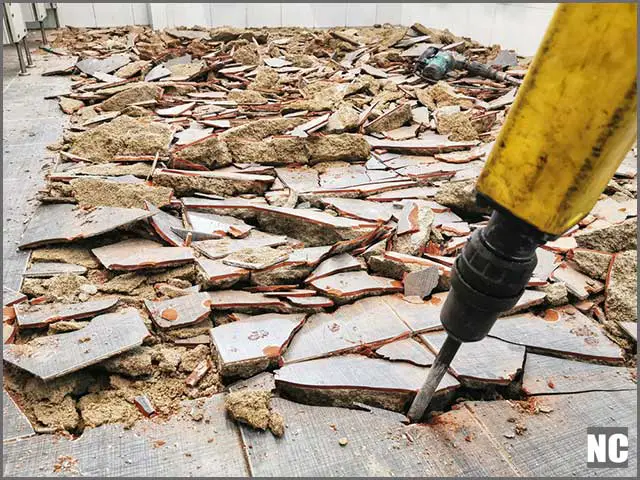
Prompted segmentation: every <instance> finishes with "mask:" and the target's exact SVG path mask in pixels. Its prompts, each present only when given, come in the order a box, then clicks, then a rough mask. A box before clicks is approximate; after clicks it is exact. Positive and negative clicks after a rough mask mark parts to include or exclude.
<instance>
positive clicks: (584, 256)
mask: <svg viewBox="0 0 640 480" xmlns="http://www.w3.org/2000/svg"><path fill="white" fill-rule="evenodd" d="M567 256H568V258H570V259H571V261H572V262H573V263H574V264H575V266H576V268H577V269H578V270H579V271H580V272H582V273H584V274H585V275H587V276H588V277H591V278H595V279H596V280H605V279H606V277H607V272H608V271H609V265H611V259H612V258H613V255H612V254H610V253H607V252H600V251H597V250H589V249H586V248H574V249H573V250H571V252H570V253H569V254H568V255H567Z"/></svg>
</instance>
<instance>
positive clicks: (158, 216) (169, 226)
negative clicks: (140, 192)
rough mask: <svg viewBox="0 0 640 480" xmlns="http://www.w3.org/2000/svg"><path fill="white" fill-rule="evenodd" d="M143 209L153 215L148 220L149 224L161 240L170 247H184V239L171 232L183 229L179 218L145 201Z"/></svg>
mask: <svg viewBox="0 0 640 480" xmlns="http://www.w3.org/2000/svg"><path fill="white" fill-rule="evenodd" d="M145 208H146V209H147V210H149V211H150V212H151V213H152V214H153V216H151V217H150V218H149V223H150V224H151V227H153V229H154V230H155V232H156V233H157V234H158V236H159V237H160V238H161V239H162V240H164V241H165V242H167V243H168V244H169V245H170V246H172V247H181V246H182V245H184V239H183V238H182V237H181V236H180V235H178V234H177V233H175V231H174V230H173V229H174V228H177V229H181V228H184V223H183V222H182V219H181V218H179V217H176V216H173V215H171V214H169V213H167V212H165V211H163V210H160V209H159V208H158V207H156V206H155V205H153V204H152V203H150V202H149V201H145Z"/></svg>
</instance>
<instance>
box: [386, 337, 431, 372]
mask: <svg viewBox="0 0 640 480" xmlns="http://www.w3.org/2000/svg"><path fill="white" fill-rule="evenodd" d="M376 353H377V354H378V355H380V356H381V357H384V358H386V359H387V360H391V361H403V362H409V363H413V364H414V365H418V366H420V367H429V366H431V365H432V364H433V361H434V360H435V358H436V356H435V355H434V354H433V353H431V351H429V349H428V348H427V347H425V346H424V345H423V344H422V343H420V342H419V341H416V340H414V339H413V338H403V339H402V340H398V341H396V342H391V343H387V344H385V345H383V346H381V347H380V348H378V349H377V350H376Z"/></svg>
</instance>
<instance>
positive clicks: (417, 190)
mask: <svg viewBox="0 0 640 480" xmlns="http://www.w3.org/2000/svg"><path fill="white" fill-rule="evenodd" d="M437 192H438V188H437V187H411V188H401V189H397V190H391V191H388V192H383V193H376V194H374V195H371V196H369V197H367V200H371V201H376V202H399V201H402V200H431V199H433V197H434V196H435V195H436V193H437Z"/></svg>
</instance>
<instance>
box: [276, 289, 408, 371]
mask: <svg viewBox="0 0 640 480" xmlns="http://www.w3.org/2000/svg"><path fill="white" fill-rule="evenodd" d="M383 298H386V297H372V298H365V299H362V300H358V301H356V302H355V303H353V304H351V305H345V306H342V307H340V308H338V309H337V310H336V311H335V312H333V313H318V314H315V315H312V316H311V317H309V318H308V319H307V321H306V322H305V324H304V325H303V327H302V328H301V329H300V331H299V332H298V333H297V334H296V335H295V337H294V338H293V340H292V342H291V345H289V348H288V349H287V352H286V353H285V354H284V360H285V362H286V363H291V362H298V361H302V360H308V359H312V358H318V357H322V356H326V355H330V354H334V353H340V352H347V351H353V350H358V349H359V348H360V347H363V346H369V345H375V344H381V343H384V342H387V341H391V340H393V339H396V338H400V337H403V336H407V335H409V328H408V327H407V325H406V324H405V323H404V322H403V321H402V320H401V319H400V318H399V316H398V314H397V313H396V312H395V311H394V310H393V309H392V308H391V307H390V306H389V305H388V304H387V303H385V302H384V301H383Z"/></svg>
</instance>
